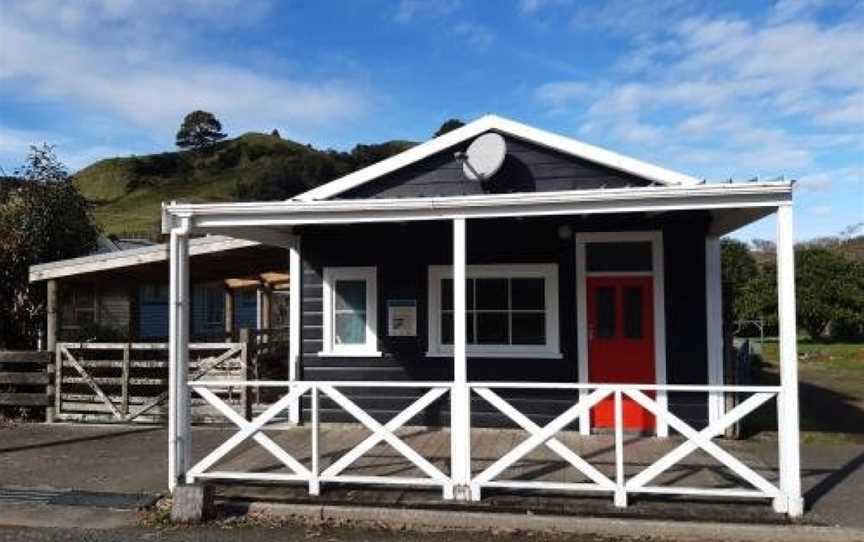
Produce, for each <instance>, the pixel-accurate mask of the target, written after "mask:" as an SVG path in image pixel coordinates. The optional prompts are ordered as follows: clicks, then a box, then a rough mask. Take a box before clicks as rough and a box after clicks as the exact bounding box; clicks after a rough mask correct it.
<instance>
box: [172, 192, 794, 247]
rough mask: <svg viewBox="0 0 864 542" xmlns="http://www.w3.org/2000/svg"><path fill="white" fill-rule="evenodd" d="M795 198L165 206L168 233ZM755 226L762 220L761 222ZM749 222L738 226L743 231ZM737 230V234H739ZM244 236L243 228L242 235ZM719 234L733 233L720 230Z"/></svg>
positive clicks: (767, 204)
mask: <svg viewBox="0 0 864 542" xmlns="http://www.w3.org/2000/svg"><path fill="white" fill-rule="evenodd" d="M791 200H792V184H791V183H787V182H770V183H746V184H711V185H701V186H692V187H680V186H653V187H644V188H605V189H592V190H563V191H557V192H526V193H519V194H486V195H474V196H450V197H435V198H395V199H383V198H382V199H357V200H332V201H293V200H292V201H281V202H263V201H261V202H249V203H203V204H179V203H178V204H171V205H167V206H165V207H164V208H163V211H162V212H163V222H164V224H165V226H166V227H168V226H171V225H172V224H175V223H178V221H179V220H181V219H183V218H191V219H192V221H193V227H194V228H196V229H197V230H200V231H214V230H215V231H227V230H226V229H225V228H229V227H238V226H242V227H248V226H293V225H301V224H307V225H308V224H351V223H371V222H403V221H414V220H451V219H455V218H493V217H508V216H512V217H516V216H523V217H527V216H555V215H573V214H584V215H589V214H608V213H635V212H667V211H683V210H714V211H715V213H714V214H715V215H717V214H718V212H719V211H724V212H737V211H739V210H740V209H743V208H776V207H777V206H778V205H782V204H785V203H789V202H791ZM754 220H755V218H754ZM741 225H742V224H737V225H736V226H735V227H739V226H741ZM733 229H734V228H733ZM238 231H242V229H238ZM715 233H717V234H718V235H719V234H723V233H725V232H723V231H718V232H715Z"/></svg>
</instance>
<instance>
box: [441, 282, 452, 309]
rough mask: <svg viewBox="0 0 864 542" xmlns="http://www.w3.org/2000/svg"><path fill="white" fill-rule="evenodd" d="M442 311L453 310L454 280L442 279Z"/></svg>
mask: <svg viewBox="0 0 864 542" xmlns="http://www.w3.org/2000/svg"><path fill="white" fill-rule="evenodd" d="M441 309H443V310H450V311H452V310H453V279H441Z"/></svg>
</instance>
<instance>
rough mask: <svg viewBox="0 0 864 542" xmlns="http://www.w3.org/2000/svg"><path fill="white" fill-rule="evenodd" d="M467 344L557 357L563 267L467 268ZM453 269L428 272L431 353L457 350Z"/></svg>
mask: <svg viewBox="0 0 864 542" xmlns="http://www.w3.org/2000/svg"><path fill="white" fill-rule="evenodd" d="M466 271H467V277H466V280H465V292H466V300H465V306H466V311H465V312H466V314H465V319H466V322H465V325H466V328H467V329H466V343H467V350H468V353H469V354H471V355H476V356H481V355H488V356H489V357H495V356H502V357H506V356H510V355H517V356H531V355H537V356H539V357H558V356H560V352H559V351H558V325H557V315H558V313H557V301H558V267H557V266H556V265H554V264H514V265H480V266H468V268H467V269H466ZM451 277H452V267H450V266H432V267H430V270H429V281H430V282H429V285H430V302H429V310H430V314H429V354H430V355H447V354H450V353H452V351H453V279H452V278H451Z"/></svg>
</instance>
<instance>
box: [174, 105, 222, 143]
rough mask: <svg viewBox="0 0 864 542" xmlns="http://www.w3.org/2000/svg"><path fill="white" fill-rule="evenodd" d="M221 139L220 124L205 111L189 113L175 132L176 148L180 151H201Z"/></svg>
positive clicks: (211, 114)
mask: <svg viewBox="0 0 864 542" xmlns="http://www.w3.org/2000/svg"><path fill="white" fill-rule="evenodd" d="M222 139H225V134H224V133H222V123H221V122H219V119H217V118H216V116H215V115H213V113H208V112H207V111H200V110H199V111H193V112H191V113H189V114H188V115H186V117H185V118H184V119H183V124H181V125H180V129H179V130H177V146H178V147H180V148H181V149H189V148H191V149H194V150H202V149H205V148H207V147H209V146H210V145H212V144H214V143H216V142H217V141H220V140H222Z"/></svg>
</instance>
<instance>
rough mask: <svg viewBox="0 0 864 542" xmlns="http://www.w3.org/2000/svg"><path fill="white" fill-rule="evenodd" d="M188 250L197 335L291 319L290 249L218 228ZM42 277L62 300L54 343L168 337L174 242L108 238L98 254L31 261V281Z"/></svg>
mask: <svg viewBox="0 0 864 542" xmlns="http://www.w3.org/2000/svg"><path fill="white" fill-rule="evenodd" d="M136 244H137V245H138V246H135V245H136ZM189 253H190V257H191V259H192V260H193V261H194V262H195V264H196V272H195V276H194V277H193V278H192V281H193V287H192V307H191V311H190V325H191V333H192V336H193V337H194V338H195V339H196V340H205V341H206V340H214V339H224V338H225V337H226V336H228V337H231V336H232V335H235V336H236V333H237V331H238V330H239V329H241V328H251V329H256V328H261V327H270V326H273V327H279V326H282V325H287V321H286V320H287V283H288V280H287V274H286V267H287V254H286V252H285V250H284V249H280V248H275V247H272V246H266V245H261V244H259V243H257V242H255V241H248V240H243V239H232V238H229V237H224V236H212V235H211V236H206V237H200V238H197V239H192V240H191V241H190V243H189ZM43 281H44V282H46V283H47V285H48V286H47V287H48V291H49V293H50V295H49V299H52V300H53V302H54V303H56V308H54V310H49V315H48V321H47V326H46V327H47V344H48V349H50V350H53V349H54V347H53V345H54V344H56V342H58V341H89V340H102V341H106V340H108V341H111V340H114V341H118V340H120V341H132V342H134V341H150V342H154V341H159V340H164V339H166V338H167V337H168V245H167V244H152V243H146V244H141V243H135V244H133V243H122V244H118V243H117V242H115V241H112V240H110V239H107V238H103V239H101V240H100V243H99V250H98V251H97V253H95V254H92V255H89V256H84V257H80V258H71V259H67V260H60V261H55V262H49V263H45V264H40V265H34V266H31V267H30V282H31V283H38V282H43ZM49 303H50V302H49ZM226 309H227V310H226Z"/></svg>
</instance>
